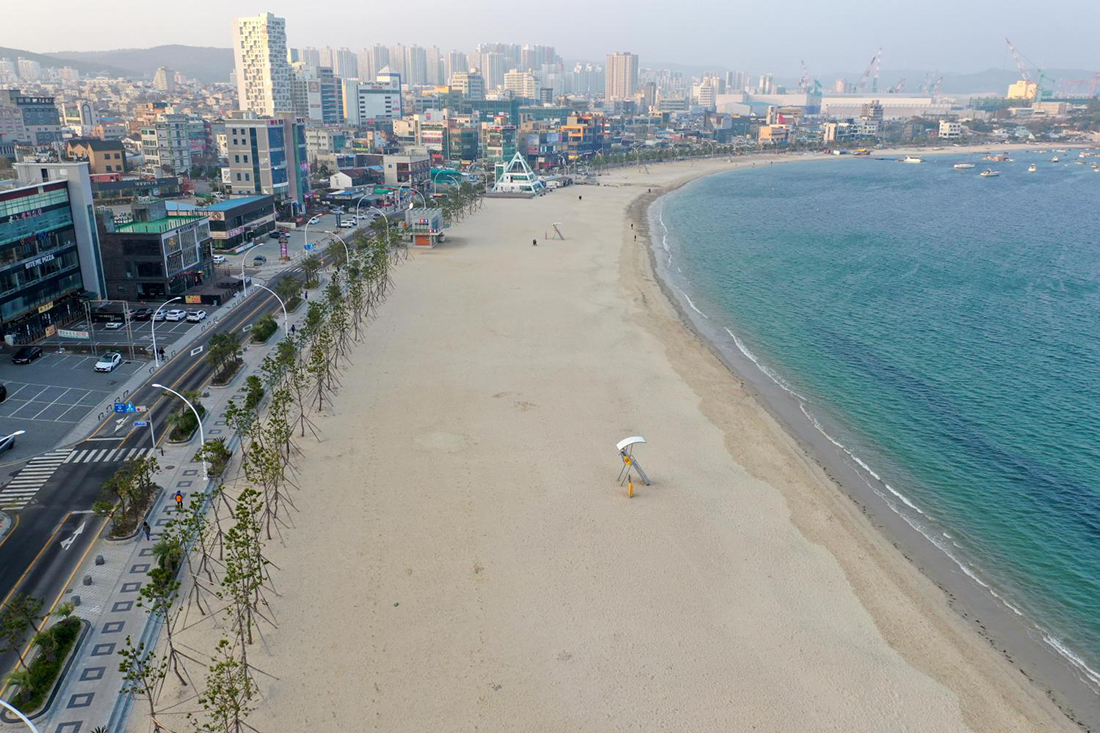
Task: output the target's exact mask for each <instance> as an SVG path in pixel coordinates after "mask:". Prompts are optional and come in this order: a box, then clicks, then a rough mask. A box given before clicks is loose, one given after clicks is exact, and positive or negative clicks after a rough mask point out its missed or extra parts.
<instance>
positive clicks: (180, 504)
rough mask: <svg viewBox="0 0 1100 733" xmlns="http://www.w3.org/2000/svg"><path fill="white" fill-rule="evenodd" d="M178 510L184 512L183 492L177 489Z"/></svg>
mask: <svg viewBox="0 0 1100 733" xmlns="http://www.w3.org/2000/svg"><path fill="white" fill-rule="evenodd" d="M176 509H177V510H179V511H181V512H182V511H183V492H182V491H180V490H179V489H176Z"/></svg>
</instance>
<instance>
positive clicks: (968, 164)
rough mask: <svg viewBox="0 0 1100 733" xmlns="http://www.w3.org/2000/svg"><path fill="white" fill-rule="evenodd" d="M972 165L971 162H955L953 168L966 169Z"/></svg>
mask: <svg viewBox="0 0 1100 733" xmlns="http://www.w3.org/2000/svg"><path fill="white" fill-rule="evenodd" d="M973 167H974V164H973V163H956V164H955V170H957V171H968V170H970V169H971V168H973Z"/></svg>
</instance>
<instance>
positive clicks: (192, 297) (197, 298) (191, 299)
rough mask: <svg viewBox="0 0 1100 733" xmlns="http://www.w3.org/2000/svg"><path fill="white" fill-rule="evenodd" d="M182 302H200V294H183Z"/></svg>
mask: <svg viewBox="0 0 1100 733" xmlns="http://www.w3.org/2000/svg"><path fill="white" fill-rule="evenodd" d="M183 302H184V303H192V304H196V303H202V296H201V295H185V296H183Z"/></svg>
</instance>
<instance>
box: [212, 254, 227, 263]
mask: <svg viewBox="0 0 1100 733" xmlns="http://www.w3.org/2000/svg"><path fill="white" fill-rule="evenodd" d="M214 264H215V265H224V264H225V255H214Z"/></svg>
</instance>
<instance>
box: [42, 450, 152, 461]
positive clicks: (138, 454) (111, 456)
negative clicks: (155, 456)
mask: <svg viewBox="0 0 1100 733" xmlns="http://www.w3.org/2000/svg"><path fill="white" fill-rule="evenodd" d="M152 452H153V449H152V448H113V449H112V448H89V449H86V450H74V451H73V452H71V453H70V454H69V455H68V457H66V458H65V460H64V461H62V463H110V462H111V461H128V460H130V459H131V458H143V457H145V456H147V455H149V454H151V453H152Z"/></svg>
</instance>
